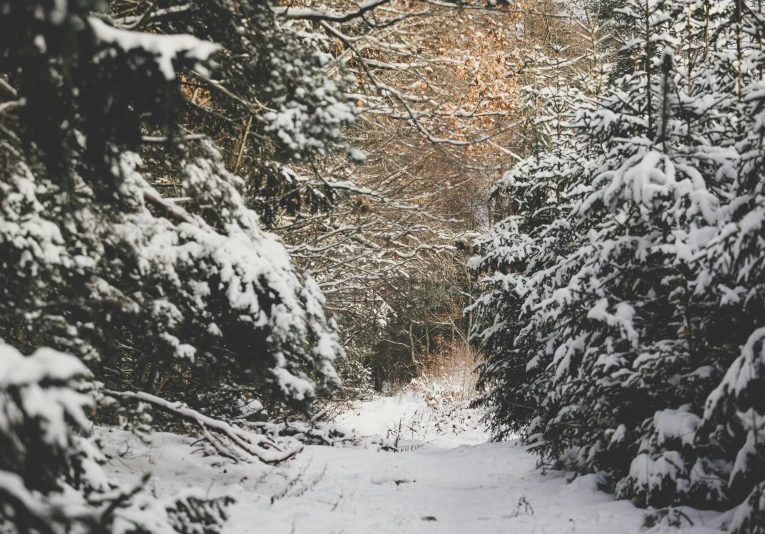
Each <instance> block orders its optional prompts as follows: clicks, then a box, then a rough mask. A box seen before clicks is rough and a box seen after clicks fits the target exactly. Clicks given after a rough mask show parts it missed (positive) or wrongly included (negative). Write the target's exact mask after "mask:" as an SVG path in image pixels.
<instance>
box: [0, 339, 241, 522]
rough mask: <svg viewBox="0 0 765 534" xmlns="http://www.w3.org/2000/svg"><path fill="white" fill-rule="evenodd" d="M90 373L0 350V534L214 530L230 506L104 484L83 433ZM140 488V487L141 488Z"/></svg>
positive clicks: (196, 495) (58, 358) (43, 354)
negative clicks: (157, 496)
mask: <svg viewBox="0 0 765 534" xmlns="http://www.w3.org/2000/svg"><path fill="white" fill-rule="evenodd" d="M91 378H92V374H91V373H90V371H89V370H88V369H87V367H85V365H84V364H83V363H82V362H81V361H80V360H79V359H78V358H75V357H74V356H70V355H68V354H63V353H60V352H57V351H54V350H52V349H39V350H37V351H36V352H35V353H34V354H32V355H31V356H23V355H22V354H21V353H20V352H18V351H17V350H16V349H14V348H13V347H10V346H8V345H4V344H0V452H1V453H2V454H0V528H2V530H3V532H10V533H16V532H18V533H22V532H41V533H51V534H59V533H61V534H63V533H65V532H135V533H142V534H172V533H176V532H177V533H181V534H190V533H192V532H203V533H205V534H213V533H216V532H219V531H220V526H221V525H222V523H223V521H224V520H225V519H226V514H225V508H226V506H227V505H228V504H230V503H231V500H230V499H226V498H224V499H213V500H208V499H206V498H205V497H204V496H203V495H202V494H201V492H194V491H192V492H182V493H181V494H180V495H177V496H175V497H174V498H172V499H169V500H165V501H158V500H157V499H155V498H154V497H153V496H151V495H150V494H148V493H147V492H145V491H144V488H143V484H141V485H139V486H137V487H133V488H129V487H122V486H120V485H118V484H115V483H113V482H110V481H109V480H108V478H107V476H106V474H105V473H104V471H103V470H102V468H101V465H102V464H103V462H105V460H106V459H105V458H104V457H103V456H102V455H101V453H100V452H99V449H98V446H97V444H95V443H93V442H91V441H90V440H89V439H88V438H87V437H86V434H87V432H88V430H89V429H90V427H91V425H92V423H91V422H90V420H89V419H88V414H89V413H90V411H91V410H92V409H93V408H94V402H93V398H92V395H91V394H90V393H89V392H88V390H89V389H90V385H89V384H88V382H89V380H90V379H91ZM144 482H145V481H144Z"/></svg>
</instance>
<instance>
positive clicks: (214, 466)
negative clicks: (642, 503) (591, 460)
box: [108, 404, 719, 534]
mask: <svg viewBox="0 0 765 534" xmlns="http://www.w3.org/2000/svg"><path fill="white" fill-rule="evenodd" d="M369 408H371V411H368V409H369ZM412 408H415V407H413V406H407V405H405V404H402V406H401V409H402V414H403V415H407V413H409V412H407V410H410V412H411V409H412ZM392 415H393V412H391V411H390V407H389V406H387V407H386V406H379V405H378V406H374V405H372V406H371V407H367V409H362V410H361V411H358V412H356V413H353V412H352V413H351V414H349V415H348V416H346V417H345V418H344V419H345V420H344V421H342V422H344V423H346V424H348V423H353V422H354V419H353V418H354V417H356V418H358V420H357V421H356V422H357V423H359V426H361V427H365V426H366V427H367V428H369V427H370V425H371V426H372V427H374V425H376V424H387V422H386V418H390V417H391V416H392ZM484 438H485V435H483V434H481V433H479V432H476V431H473V432H467V433H464V434H461V435H459V436H453V437H452V438H449V439H446V440H444V439H442V440H441V442H440V443H438V440H436V443H437V445H440V446H435V445H433V444H428V445H425V446H423V447H421V448H419V449H417V450H412V451H408V452H401V453H390V452H381V451H378V450H377V447H376V446H370V447H369V448H367V449H364V448H330V447H320V446H308V447H306V449H305V451H304V452H303V453H301V454H300V455H299V456H298V457H297V458H296V459H295V460H293V461H292V462H291V463H290V464H289V465H288V466H283V467H279V468H276V469H267V468H264V467H263V466H252V465H230V464H229V465H221V464H219V463H217V462H218V460H215V459H212V458H202V457H199V456H198V455H197V454H193V453H192V451H193V449H192V448H190V447H189V446H188V443H189V442H190V440H189V439H188V438H180V437H178V436H174V435H170V434H155V435H154V444H153V446H149V447H146V446H143V445H141V444H139V443H136V442H134V441H131V442H130V444H129V445H128V444H127V441H128V440H129V439H130V438H129V437H128V435H127V434H125V433H118V432H113V433H110V434H109V438H108V439H109V441H110V442H112V443H113V444H114V446H115V447H117V448H120V447H122V449H123V450H124V449H125V448H126V447H128V448H129V452H128V453H127V454H124V455H123V457H122V458H119V459H118V460H113V461H112V470H113V471H115V474H116V475H117V476H121V477H122V478H123V479H128V478H135V479H136V480H137V479H138V477H140V475H141V474H142V473H143V472H146V471H151V472H153V473H154V474H155V478H154V479H153V480H154V482H153V484H154V485H155V492H156V494H157V495H158V496H159V497H164V496H167V495H169V494H172V492H175V491H177V490H179V489H181V488H184V487H189V486H192V487H193V486H197V487H200V488H202V489H203V490H204V491H205V492H206V494H208V495H210V496H217V495H231V496H233V497H234V498H235V499H236V500H237V503H236V504H235V505H234V506H233V508H232V509H231V518H230V521H229V522H228V523H227V525H226V527H225V529H224V533H226V534H228V533H230V534H245V533H263V534H289V533H295V534H313V533H316V534H325V533H326V534H330V533H334V534H340V533H345V534H366V533H370V534H387V533H391V534H393V533H396V534H401V533H404V534H409V533H412V534H414V533H439V534H451V533H454V534H473V533H475V534H489V533H511V534H512V533H518V534H534V533H539V534H553V533H556V534H557V533H571V532H578V533H584V534H621V533H638V532H640V525H641V522H642V517H643V511H642V510H638V509H636V508H635V507H634V506H632V505H631V504H630V503H629V502H625V501H614V500H613V499H612V498H611V497H610V496H608V495H606V494H604V493H601V492H598V491H597V490H596V488H595V483H594V476H587V477H582V478H579V479H577V480H576V481H574V482H573V483H571V484H568V483H566V481H565V479H564V478H563V476H562V475H561V474H560V473H555V472H553V473H547V474H542V473H541V472H540V471H538V470H536V469H535V457H534V456H532V455H530V454H528V453H527V452H526V451H525V449H524V448H523V447H522V446H520V445H518V444H517V443H515V442H505V443H483V444H478V445H460V444H459V442H460V440H464V441H467V442H470V443H475V442H477V441H481V440H484ZM123 440H125V442H124V443H123V442H122V441H123ZM450 445H451V446H453V447H452V448H445V447H446V446H450ZM689 513H691V514H692V517H691V518H692V519H693V521H694V523H695V526H694V527H693V528H692V529H690V530H688V529H684V530H676V529H667V528H666V527H661V528H659V529H656V530H652V532H675V533H678V532H692V533H693V534H707V533H709V534H711V533H716V532H719V531H718V530H715V529H714V528H713V527H715V526H717V525H719V520H718V521H713V519H712V518H713V517H714V516H713V515H706V516H705V517H704V518H703V521H704V522H705V523H706V524H707V525H708V526H707V527H705V526H702V521H701V520H702V518H701V517H700V516H699V515H698V513H697V512H695V511H691V512H689Z"/></svg>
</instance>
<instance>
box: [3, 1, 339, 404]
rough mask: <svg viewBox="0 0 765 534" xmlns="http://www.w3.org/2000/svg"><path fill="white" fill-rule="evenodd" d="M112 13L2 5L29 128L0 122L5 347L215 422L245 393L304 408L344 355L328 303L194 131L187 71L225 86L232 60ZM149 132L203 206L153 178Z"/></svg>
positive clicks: (18, 112) (13, 109)
mask: <svg viewBox="0 0 765 534" xmlns="http://www.w3.org/2000/svg"><path fill="white" fill-rule="evenodd" d="M106 7H107V6H106V5H105V4H103V3H102V2H94V1H86V0H70V1H68V2H57V3H55V5H53V4H50V3H49V2H43V1H42V0H41V1H40V2H24V3H18V2H12V1H6V2H4V3H2V4H0V8H2V11H3V13H4V15H3V17H2V20H0V34H1V36H0V46H2V48H3V50H5V52H4V53H3V55H2V57H0V72H2V73H6V74H7V76H8V82H7V83H6V84H4V85H7V87H6V88H5V91H4V94H3V97H4V98H6V100H5V101H4V103H3V108H2V109H3V111H2V112H3V114H4V115H5V116H7V117H9V118H12V117H17V118H18V120H17V121H13V122H6V123H4V124H2V125H1V126H0V128H2V130H1V134H2V145H0V150H2V151H3V156H4V160H5V165H4V166H3V168H2V170H0V176H2V191H1V192H0V197H2V207H3V213H2V221H3V224H2V225H0V228H2V229H1V230H0V232H2V237H0V247H1V248H2V250H3V254H2V263H0V266H1V267H2V277H3V279H4V280H6V281H7V283H6V284H4V286H3V288H2V292H3V298H2V303H1V304H0V306H1V307H2V313H0V315H2V317H3V328H4V332H3V338H4V339H5V340H6V342H7V343H10V344H13V345H15V346H17V347H19V348H21V349H23V350H29V349H31V348H32V347H34V346H39V345H49V346H52V347H54V348H57V349H59V350H62V351H67V352H70V353H72V354H76V355H78V356H79V357H81V358H82V359H83V360H84V361H87V362H88V364H89V366H90V367H91V368H92V369H93V370H94V371H95V373H96V375H97V377H98V378H99V379H100V380H102V381H104V382H105V383H106V384H107V386H109V387H110V388H111V389H114V390H124V389H126V388H131V389H132V388H136V389H139V390H144V391H149V392H151V393H157V392H160V393H163V394H169V395H172V396H173V398H174V399H179V400H184V401H186V402H188V403H190V404H192V405H196V406H206V407H207V408H208V409H209V410H213V413H227V414H238V413H241V406H240V405H241V402H240V401H239V400H238V399H241V397H242V391H243V389H242V387H244V388H245V389H244V390H246V391H248V392H250V393H251V394H253V395H255V397H257V398H259V399H260V400H261V401H263V402H265V401H276V402H281V403H286V404H290V405H293V406H295V407H303V408H305V407H306V406H307V405H308V404H309V403H310V402H311V400H312V399H313V398H314V397H315V395H316V394H317V392H318V391H319V390H322V389H323V388H327V387H332V385H333V384H334V383H335V381H336V377H335V372H334V370H333V368H332V363H331V362H332V360H333V359H334V358H335V357H336V356H337V355H339V354H341V352H342V349H341V347H340V346H339V344H338V342H337V339H336V335H335V333H334V332H333V328H332V327H331V326H330V324H329V323H328V321H327V320H326V319H325V316H324V313H323V310H322V305H323V296H322V295H321V293H320V291H319V290H318V288H317V287H316V285H315V283H313V282H312V281H311V280H310V279H308V278H305V277H303V276H301V275H300V274H299V273H297V272H295V270H294V269H293V268H292V266H291V264H290V258H289V256H288V254H287V252H286V251H285V249H284V247H283V245H282V244H281V243H280V242H279V241H278V240H277V239H276V238H275V237H274V236H272V235H269V234H266V233H264V232H263V231H262V230H260V228H259V221H258V216H257V215H256V214H255V213H254V212H252V211H251V210H249V209H247V207H246V206H245V204H244V201H243V200H242V196H241V189H242V188H243V185H244V184H243V182H242V180H241V179H240V178H238V177H236V176H234V175H233V174H231V173H229V172H228V171H226V168H225V166H224V163H223V161H222V158H221V156H220V155H219V154H218V151H217V149H216V148H215V147H214V145H212V144H211V143H210V142H209V141H204V140H202V141H199V140H197V139H195V138H194V136H189V135H188V134H187V133H185V132H183V131H181V130H180V128H179V127H178V124H179V123H178V115H177V113H178V112H179V111H180V110H181V108H182V105H183V93H182V92H181V87H180V85H179V82H178V79H177V78H176V71H179V70H185V71H186V72H195V73H200V74H201V75H204V74H205V73H207V74H209V72H208V70H207V69H208V66H209V62H208V59H209V58H210V57H211V56H212V55H213V54H215V53H217V52H219V50H220V47H219V46H218V45H215V44H212V43H209V42H205V41H201V40H199V39H197V38H195V37H192V36H189V35H159V34H152V33H141V32H137V31H131V30H126V29H121V28H116V27H113V26H111V25H110V22H109V19H108V18H107V17H105V15H103V12H104V11H105V9H106ZM98 10H101V11H100V13H101V14H100V15H99V11H98ZM329 122H330V123H332V124H334V126H331V127H330V126H328V128H330V129H332V128H335V127H336V126H337V125H336V124H335V123H334V122H333V121H332V120H330V121H329ZM143 124H146V125H148V126H149V127H151V128H153V129H156V130H158V131H161V132H163V133H164V134H165V136H166V137H167V138H168V139H169V141H168V143H169V144H168V146H170V147H175V148H170V149H169V150H168V151H167V152H168V154H169V157H168V161H170V158H172V157H173V154H174V158H175V160H176V161H177V162H178V168H177V172H178V175H179V177H180V180H181V182H182V184H183V188H184V195H185V197H186V198H185V202H186V203H185V204H184V206H186V207H187V208H188V209H184V208H182V207H181V205H180V204H179V203H178V202H175V201H174V200H172V199H163V198H162V196H161V195H160V194H159V193H158V192H157V191H156V190H155V189H154V188H153V187H151V186H150V185H149V184H148V182H147V179H146V177H145V176H144V175H143V174H142V173H143V172H145V171H144V168H143V162H142V160H141V158H140V157H138V156H137V155H136V153H135V151H136V150H138V149H139V148H140V146H141V144H142V143H155V142H156V139H155V138H154V137H147V136H146V135H145V132H142V127H143ZM319 130H320V129H316V128H314V129H313V130H312V131H315V134H316V135H317V136H318V137H319V138H320V137H321V136H322V135H324V134H322V133H321V131H319ZM332 132H334V130H332ZM327 135H330V137H332V136H333V135H334V134H333V133H331V132H330V133H327ZM173 141H175V143H173ZM173 150H174V151H175V152H174V153H173ZM168 384H170V385H171V386H172V387H171V386H169V385H168ZM240 386H242V387H240Z"/></svg>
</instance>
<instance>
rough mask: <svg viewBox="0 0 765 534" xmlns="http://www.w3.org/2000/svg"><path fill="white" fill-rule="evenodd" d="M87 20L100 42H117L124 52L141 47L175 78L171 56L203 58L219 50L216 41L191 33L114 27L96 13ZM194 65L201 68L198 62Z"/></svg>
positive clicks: (165, 72) (115, 43) (200, 60)
mask: <svg viewBox="0 0 765 534" xmlns="http://www.w3.org/2000/svg"><path fill="white" fill-rule="evenodd" d="M88 22H89V23H90V27H91V28H92V29H93V33H94V34H95V36H96V38H98V40H100V41H101V42H104V43H107V44H113V45H116V46H117V47H119V48H121V49H122V50H124V51H125V52H127V51H129V50H134V49H136V48H141V49H143V50H146V51H147V52H150V53H152V54H154V55H155V56H156V58H157V65H158V66H159V69H160V71H162V74H164V75H165V78H167V79H168V80H174V79H175V68H174V67H173V60H174V59H176V58H179V57H185V58H189V59H193V60H196V61H197V62H204V61H207V60H209V59H210V57H211V56H212V55H213V54H215V53H216V52H218V51H219V50H220V46H218V45H217V44H214V43H210V42H208V41H202V40H201V39H197V38H196V37H193V36H191V35H185V34H181V35H155V34H151V33H141V32H135V31H130V30H122V29H119V28H113V27H111V26H109V25H108V24H106V23H105V22H104V21H102V20H100V19H98V18H96V17H90V18H88ZM196 68H197V69H200V70H204V69H203V67H202V66H201V65H199V64H198V65H197V66H196Z"/></svg>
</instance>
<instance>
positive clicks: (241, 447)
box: [104, 390, 303, 465]
mask: <svg viewBox="0 0 765 534" xmlns="http://www.w3.org/2000/svg"><path fill="white" fill-rule="evenodd" d="M104 393H105V394H107V395H111V396H113V397H117V398H121V399H126V400H133V401H138V402H147V403H149V404H151V405H152V406H154V407H156V408H158V409H159V410H160V411H163V412H165V413H167V414H170V415H173V416H176V417H179V418H181V419H184V420H186V421H189V422H191V423H194V424H196V425H199V427H200V429H201V430H202V436H203V439H204V440H205V441H207V442H208V443H209V444H210V445H211V446H212V447H213V449H215V451H216V453H217V454H219V455H220V456H223V457H225V458H228V459H230V460H232V461H234V462H237V463H239V462H245V463H252V462H253V461H254V460H255V461H260V462H263V463H265V464H268V465H277V464H280V463H282V462H284V461H286V460H289V459H290V458H292V457H293V456H295V455H296V454H297V453H299V452H300V451H302V450H303V446H302V445H300V444H297V442H295V443H296V444H297V446H296V447H291V448H287V449H283V448H281V447H280V446H279V445H277V444H276V442H275V441H274V440H273V439H271V438H270V437H268V436H264V435H262V434H256V433H253V432H247V431H246V430H243V429H241V428H239V427H236V426H234V425H231V424H229V423H226V422H225V421H220V420H218V419H213V418H212V417H208V416H206V415H204V414H201V413H199V412H198V411H196V410H192V409H191V408H189V407H188V406H186V404H184V403H182V402H171V401H168V400H165V399H162V398H160V397H157V396H155V395H151V394H149V393H144V392H142V391H138V392H134V391H112V390H104Z"/></svg>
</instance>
